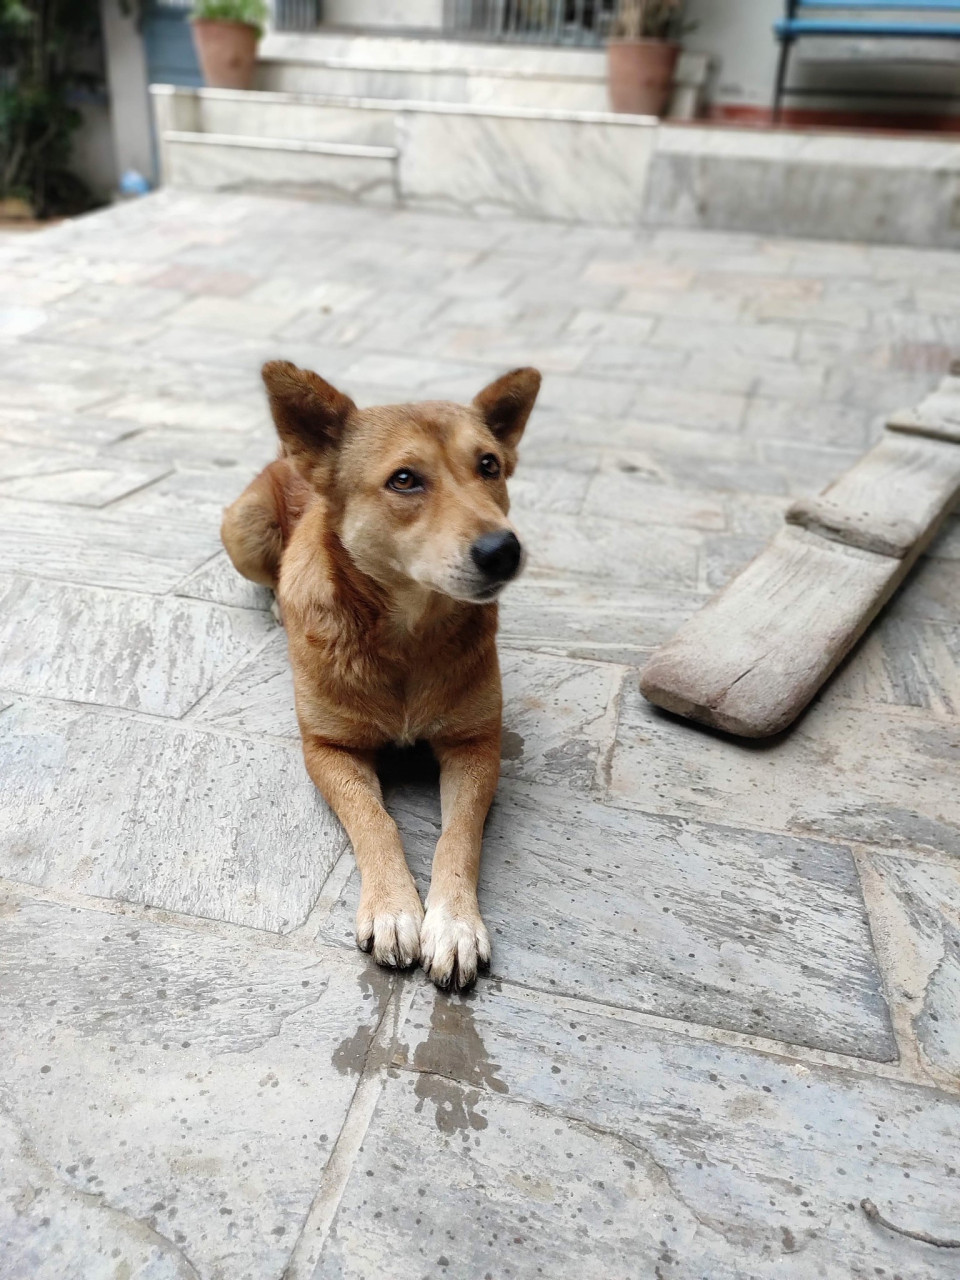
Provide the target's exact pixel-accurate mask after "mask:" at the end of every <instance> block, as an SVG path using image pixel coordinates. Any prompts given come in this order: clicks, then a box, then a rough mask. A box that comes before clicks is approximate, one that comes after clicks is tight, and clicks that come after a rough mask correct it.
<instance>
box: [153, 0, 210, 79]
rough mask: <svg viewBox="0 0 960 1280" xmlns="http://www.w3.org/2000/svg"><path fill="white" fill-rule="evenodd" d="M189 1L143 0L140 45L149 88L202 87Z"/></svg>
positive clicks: (191, 6)
mask: <svg viewBox="0 0 960 1280" xmlns="http://www.w3.org/2000/svg"><path fill="white" fill-rule="evenodd" d="M192 8H193V5H192V3H191V0H146V4H145V5H144V6H143V43H144V48H145V50H146V55H147V78H148V80H149V82H150V84H184V85H201V84H203V76H202V75H201V74H200V66H199V63H198V62H197V55H196V53H194V49H193V33H192V32H191V30H190V23H189V21H188V19H189V17H190V10H191V9H192Z"/></svg>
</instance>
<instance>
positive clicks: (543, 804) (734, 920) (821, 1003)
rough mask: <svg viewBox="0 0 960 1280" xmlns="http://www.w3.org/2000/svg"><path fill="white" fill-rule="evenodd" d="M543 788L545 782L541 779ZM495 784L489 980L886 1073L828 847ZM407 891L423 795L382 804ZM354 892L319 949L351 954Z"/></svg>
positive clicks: (416, 855) (836, 850)
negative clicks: (828, 1053) (333, 947)
mask: <svg viewBox="0 0 960 1280" xmlns="http://www.w3.org/2000/svg"><path fill="white" fill-rule="evenodd" d="M541 776H542V775H541ZM553 781H554V782H555V785H553V786H546V787H544V786H536V785H531V784H529V783H522V782H517V781H511V780H508V779H505V780H504V781H502V782H501V785H500V790H499V792H498V794H497V800H496V802H495V805H494V809H493V811H492V813H491V816H490V819H489V821H488V823H487V827H486V832H485V836H484V854H483V865H482V869H481V878H480V883H481V892H480V908H481V911H482V912H483V914H484V918H485V920H486V923H487V926H488V928H489V930H490V936H491V938H492V939H493V970H492V971H493V974H494V975H495V976H502V977H504V978H508V979H510V980H512V981H515V982H521V983H524V984H525V985H529V986H532V987H536V988H539V989H541V990H544V991H550V992H554V993H565V994H567V995H575V996H579V997H582V998H584V999H588V1000H597V1001H601V1002H603V1003H607V1004H614V1005H619V1006H623V1007H625V1008H631V1009H640V1010H643V1011H645V1012H648V1013H657V1014H661V1015H663V1016H667V1017H671V1018H677V1019H681V1020H684V1021H688V1020H689V1021H693V1022H705V1023H708V1024H709V1025H711V1026H722V1027H727V1028H729V1029H731V1030H735V1031H742V1032H749V1033H754V1034H762V1035H767V1036H772V1037H774V1038H776V1039H781V1040H787V1041H791V1042H794V1043H797V1044H806V1045H811V1046H813V1047H817V1048H822V1049H834V1050H837V1051H839V1052H847V1053H855V1054H858V1055H859V1056H862V1057H865V1058H876V1059H877V1060H880V1061H888V1060H890V1059H891V1058H893V1057H895V1056H896V1050H895V1047H894V1044H893V1040H892V1037H891V1032H890V1028H889V1022H888V1017H887V1011H886V1006H885V1004H884V998H883V992H882V988H881V981H880V974H879V972H878V970H877V967H876V963H875V961H874V958H873V953H872V950H871V945H870V933H869V928H868V924H867V918H866V914H865V911H864V907H863V901H862V898H861V895H860V887H859V884H858V882H857V876H856V871H855V869H854V865H853V860H852V858H851V855H850V852H849V850H848V849H845V848H844V847H843V846H840V845H833V844H824V843H819V842H816V841H805V840H799V839H796V838H793V837H782V836H765V835H758V834H756V833H752V832H744V831H739V830H736V829H734V828H731V827H719V826H709V825H704V824H699V823H690V822H684V821H681V820H679V819H672V818H660V817H656V816H653V815H647V814H638V813H636V812H629V811H625V810H622V809H621V810H617V809H611V808H609V807H606V806H602V805H599V804H596V803H594V802H592V801H590V800H589V799H587V798H586V797H583V798H582V799H578V798H577V797H576V796H574V795H571V794H570V793H569V791H568V789H567V786H566V785H565V784H564V780H563V778H562V776H556V777H555V778H554V779H553ZM388 807H389V808H390V810H391V812H392V813H393V814H394V816H395V817H396V819H397V822H398V824H399V826H400V829H401V832H402V834H403V837H404V843H405V847H406V849H407V852H408V855H409V860H410V864H411V867H412V869H413V870H414V873H415V875H416V876H417V877H418V880H419V883H420V885H421V887H422V888H424V889H425V888H426V886H427V884H428V883H429V867H430V860H431V858H432V856H433V848H434V845H435V844H436V840H437V837H438V836H439V805H438V803H437V799H436V796H435V795H434V793H433V791H432V789H430V788H423V789H418V788H412V787H411V788H406V789H399V790H396V791H394V792H392V793H391V794H390V795H389V797H388ZM357 892H358V884H357V881H356V877H355V876H354V877H353V878H352V879H351V881H350V882H349V883H348V885H347V887H346V888H345V890H344V893H343V896H342V898H341V900H340V902H339V903H338V905H337V908H336V910H335V911H334V913H333V915H332V916H331V918H330V921H329V922H328V924H327V925H326V927H325V929H324V932H323V936H324V937H326V938H329V939H330V940H331V941H336V942H340V943H341V944H342V945H344V946H352V945H353V915H354V912H355V910H356V902H357Z"/></svg>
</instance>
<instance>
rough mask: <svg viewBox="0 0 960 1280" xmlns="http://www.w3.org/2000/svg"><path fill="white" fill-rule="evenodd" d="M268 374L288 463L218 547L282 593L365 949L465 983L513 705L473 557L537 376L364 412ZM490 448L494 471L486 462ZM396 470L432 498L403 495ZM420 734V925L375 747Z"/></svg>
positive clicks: (285, 367) (482, 943) (300, 691)
mask: <svg viewBox="0 0 960 1280" xmlns="http://www.w3.org/2000/svg"><path fill="white" fill-rule="evenodd" d="M263 377H264V382H265V384H266V387H267V391H268V395H269V397H270V404H271V409H272V412H273V417H274V422H275V423H276V427H277V432H278V435H279V436H280V441H281V457H280V458H279V459H278V460H277V461H276V462H273V463H271V464H270V466H268V467H267V468H265V470H264V471H262V472H261V473H260V475H259V476H258V477H257V478H256V479H255V480H254V481H253V482H252V483H251V484H250V485H249V487H248V488H247V489H246V490H245V491H244V493H243V494H241V496H240V497H239V498H238V499H237V501H236V502H234V503H233V505H232V506H230V507H228V508H227V510H226V512H225V513H224V519H223V528H222V536H223V542H224V545H225V546H226V548H227V551H228V552H229V554H230V557H231V559H232V561H233V563H234V565H235V566H236V568H237V569H238V570H239V572H240V573H242V574H244V575H245V576H246V577H248V578H251V579H252V580H253V581H254V582H259V583H262V584H264V585H266V586H270V587H273V588H274V589H275V590H276V591H277V597H278V601H279V604H280V608H281V611H282V616H283V621H284V625H285V626H286V628H287V636H288V643H289V651H290V661H291V665H292V667H293V675H294V685H295V689H296V701H297V716H298V719H299V723H300V731H301V735H302V738H303V751H304V759H305V761H306V765H307V770H308V772H309V773H310V776H311V778H312V779H313V781H314V782H315V783H316V785H317V787H318V788H319V789H320V791H321V792H322V794H323V796H324V797H325V799H326V800H327V801H328V803H329V804H330V805H331V806H332V807H333V809H334V810H335V811H336V813H337V814H338V816H339V817H340V819H341V821H342V822H343V825H344V827H345V828H346V831H347V834H348V835H349V837H350V840H351V842H352V844H353V848H354V852H355V854H356V858H357V864H358V866H359V868H360V873H361V881H362V885H361V894H360V905H359V909H358V911H357V941H358V944H359V945H360V946H361V947H363V948H364V949H365V950H368V951H372V952H373V954H374V956H375V957H376V959H377V960H378V961H380V963H382V964H387V965H397V966H401V967H403V966H407V965H410V964H413V963H414V962H415V961H416V960H417V959H418V957H419V958H420V961H421V963H422V964H423V967H424V968H425V970H426V971H427V972H428V973H429V975H430V976H431V977H432V978H433V980H434V981H435V982H436V983H437V984H438V985H440V986H444V987H447V986H454V987H461V986H466V985H469V983H471V982H472V981H473V980H474V978H475V977H476V973H477V969H478V966H481V965H483V964H485V963H487V962H488V961H489V959H490V941H489V937H488V935H487V931H486V928H485V927H484V924H483V921H482V919H481V917H480V912H479V909H478V906H477V893H476V887H477V875H478V870H479V864H480V842H481V835H482V830H483V824H484V821H485V818H486V815H487V810H488V809H489V807H490V802H491V800H492V799H493V795H494V792H495V790H496V786H497V779H498V775H499V767H500V711H501V693H500V673H499V668H498V665H497V653H496V643H495V638H496V629H497V606H496V604H495V603H494V602H493V597H494V595H495V594H496V591H497V590H498V589H499V587H498V584H497V582H496V581H494V582H493V583H492V584H491V582H490V581H489V579H487V578H485V577H484V576H483V573H482V571H481V570H480V569H479V567H478V563H477V562H476V560H475V557H472V555H471V549H472V548H473V547H474V546H475V544H476V541H477V539H478V538H482V537H483V536H484V535H490V536H492V535H498V534H499V535H501V536H503V535H504V534H505V533H506V531H508V530H510V528H511V526H510V523H509V520H508V519H507V513H508V510H509V501H508V498H507V489H506V478H507V477H508V476H509V475H510V474H511V473H512V471H513V469H514V466H515V465H516V450H517V445H518V443H519V440H520V436H521V435H522V433H523V429H524V426H525V424H526V421H527V417H528V416H529V413H530V410H531V408H532V407H533V403H534V400H535V399H536V395H537V391H538V389H539V384H540V376H539V374H538V373H537V372H536V371H535V370H533V369H518V370H515V371H514V372H513V373H511V374H507V375H505V376H504V377H503V378H500V379H498V380H497V381H496V382H495V383H492V384H491V385H490V386H489V387H487V388H485V389H484V390H483V391H482V392H481V393H480V394H479V395H478V396H477V398H476V399H475V400H474V402H473V404H472V405H469V406H465V405H455V404H450V403H447V402H427V403H422V404H413V405H390V406H384V407H380V408H375V409H366V410H359V409H357V407H356V405H354V403H353V401H352V400H350V399H349V397H347V396H345V395H343V394H342V393H341V392H339V391H337V390H336V389H335V388H334V387H332V386H330V384H329V383H327V382H325V381H324V380H323V379H322V378H320V377H318V375H317V374H314V373H310V372H308V371H306V370H301V369H297V368H296V366H294V365H292V364H289V363H287V362H285V361H274V362H271V363H270V364H267V365H265V366H264V371H263ZM491 456H492V457H493V458H494V459H495V460H496V462H497V463H498V464H499V466H500V469H501V472H500V474H499V475H498V476H490V475H488V474H487V473H486V472H485V471H483V470H482V467H483V466H484V465H485V464H484V463H483V462H481V459H487V460H489V458H490V457H491ZM403 471H406V472H407V474H413V475H415V476H417V477H419V478H421V479H423V481H424V485H423V491H422V492H412V491H411V492H397V491H395V489H394V488H392V487H391V484H390V481H391V477H395V476H396V474H397V473H398V472H403ZM501 585H502V584H501ZM418 739H425V740H426V741H427V742H429V743H430V745H431V747H432V749H433V751H434V753H435V755H436V756H437V759H438V761H439V763H440V797H441V811H442V830H441V836H440V840H439V842H438V844H437V849H436V854H435V857H434V864H433V876H432V880H431V886H430V892H429V895H428V897H427V903H426V907H427V910H426V915H424V911H423V908H422V906H421V904H420V899H419V896H418V894H417V890H416V887H415V885H414V883H413V878H412V877H411V875H410V872H409V870H408V869H407V865H406V859H405V857H404V852H403V846H402V844H401V840H400V834H399V831H398V830H397V827H396V824H395V823H394V821H393V819H392V818H390V816H389V814H388V813H387V811H386V809H385V808H384V805H383V799H382V796H381V792H380V785H379V782H378V779H377V775H376V770H375V753H376V751H377V749H378V748H380V747H383V746H385V745H387V744H388V743H401V744H403V743H412V742H415V741H417V740H418Z"/></svg>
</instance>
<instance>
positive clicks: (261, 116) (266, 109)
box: [194, 97, 396, 147]
mask: <svg viewBox="0 0 960 1280" xmlns="http://www.w3.org/2000/svg"><path fill="white" fill-rule="evenodd" d="M394 120H395V116H394V113H393V112H392V111H377V110H375V109H373V110H367V109H364V108H362V107H349V106H317V105H314V104H311V103H299V102H289V101H287V102H271V101H269V100H264V99H262V98H248V99H246V100H239V99H228V98H214V97H206V98H204V99H202V100H201V102H200V107H199V114H198V120H197V123H196V125H195V126H194V128H195V129H196V130H197V131H198V132H202V133H234V134H240V135H243V136H246V137H253V138H300V139H309V140H311V141H315V142H353V143H359V144H362V145H364V146H380V147H392V146H394V145H395V143H396V130H395V126H394Z"/></svg>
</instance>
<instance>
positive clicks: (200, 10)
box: [191, 0, 269, 89]
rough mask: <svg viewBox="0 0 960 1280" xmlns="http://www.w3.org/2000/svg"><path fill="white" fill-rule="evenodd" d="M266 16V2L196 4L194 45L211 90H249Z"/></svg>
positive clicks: (223, 0) (204, 0)
mask: <svg viewBox="0 0 960 1280" xmlns="http://www.w3.org/2000/svg"><path fill="white" fill-rule="evenodd" d="M268 13H269V11H268V8H267V4H266V0H195V3H194V6H193V14H192V17H191V22H192V23H193V43H194V46H195V47H196V50H197V58H198V59H199V61H200V69H201V71H202V72H203V79H204V82H205V83H206V84H207V85H209V86H210V88H212V89H249V88H250V86H251V85H252V84H253V68H254V64H255V62H256V60H257V45H258V44H259V42H260V37H261V36H262V35H263V27H264V23H265V22H266V21H267V17H268Z"/></svg>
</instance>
